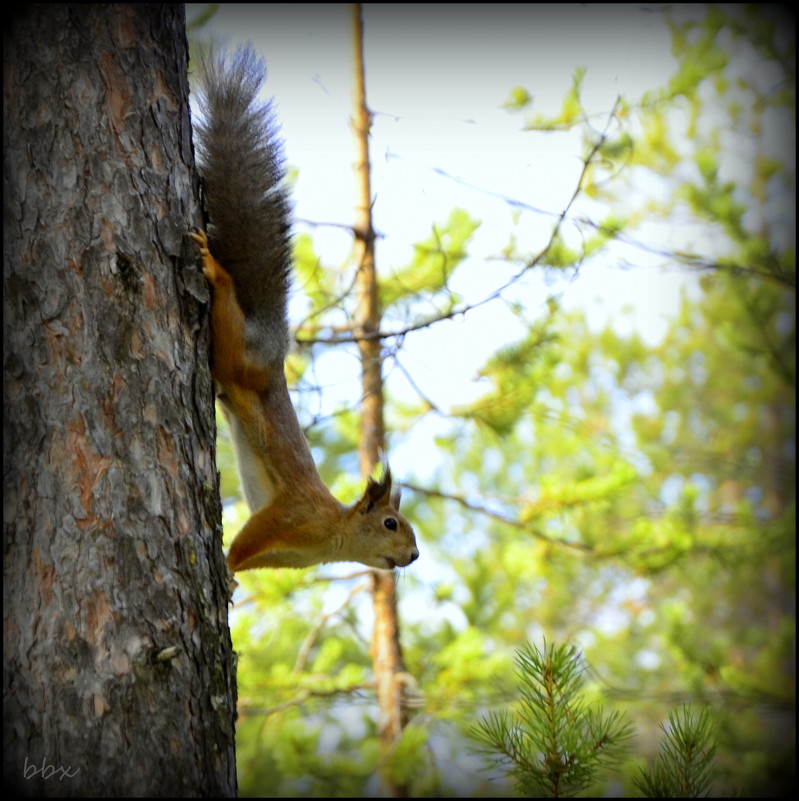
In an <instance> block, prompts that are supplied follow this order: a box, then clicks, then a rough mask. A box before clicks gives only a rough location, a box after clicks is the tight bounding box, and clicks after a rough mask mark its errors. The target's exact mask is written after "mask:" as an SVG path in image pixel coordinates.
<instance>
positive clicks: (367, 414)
mask: <svg viewBox="0 0 799 801" xmlns="http://www.w3.org/2000/svg"><path fill="white" fill-rule="evenodd" d="M361 12H362V9H361V6H360V4H353V25H354V43H355V95H356V97H355V113H354V125H353V127H354V130H355V141H356V149H357V155H356V159H355V171H356V176H357V196H358V206H357V209H356V220H355V234H356V243H357V244H356V264H357V265H358V289H359V293H360V309H359V313H358V330H359V334H360V337H361V338H360V339H359V341H358V347H359V350H360V356H361V390H362V393H363V408H362V412H361V438H360V462H361V474H362V475H363V476H367V475H369V474H370V473H371V471H372V470H373V468H374V466H375V465H376V464H377V462H378V459H379V456H380V453H381V451H383V450H384V448H385V425H384V421H383V376H382V354H381V342H380V339H379V338H377V337H376V336H374V335H375V334H376V333H377V332H378V331H379V330H380V302H379V295H378V283H377V272H376V269H375V248H374V243H375V235H374V228H373V226H372V190H371V186H370V163H369V129H370V119H369V109H368V108H367V105H366V88H365V75H364V64H363V19H362V13H361ZM396 591H397V588H396V581H395V579H394V574H393V573H389V572H388V571H385V570H373V571H372V599H373V604H374V614H375V622H374V631H373V634H372V664H373V669H374V674H375V681H376V684H377V703H378V708H379V716H378V721H377V730H378V738H379V740H380V746H381V751H382V753H383V754H384V755H385V754H388V753H390V751H391V749H392V747H393V746H395V745H396V743H397V740H398V739H399V737H400V736H401V735H402V730H403V728H404V727H405V725H406V724H407V722H408V713H407V708H406V705H405V703H404V692H403V684H402V681H401V677H402V675H403V674H404V673H405V665H404V663H403V659H402V649H401V647H400V637H399V618H398V616H397V601H396ZM384 781H385V783H386V785H387V787H388V790H389V792H390V793H391V795H392V796H394V797H395V798H405V797H407V796H408V787H407V785H405V784H398V783H397V782H395V781H393V780H391V779H388V778H385V777H384Z"/></svg>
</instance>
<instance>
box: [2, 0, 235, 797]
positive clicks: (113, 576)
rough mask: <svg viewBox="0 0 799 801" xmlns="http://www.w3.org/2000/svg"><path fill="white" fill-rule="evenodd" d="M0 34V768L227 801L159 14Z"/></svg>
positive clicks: (175, 19)
mask: <svg viewBox="0 0 799 801" xmlns="http://www.w3.org/2000/svg"><path fill="white" fill-rule="evenodd" d="M20 8H22V10H21V11H17V12H16V14H15V15H14V16H12V18H11V20H10V23H9V22H7V23H6V27H5V33H4V116H5V119H4V165H3V166H4V254H3V256H4V259H3V328H4V350H3V376H4V381H3V407H4V418H3V428H4V438H3V477H4V485H3V511H4V520H3V525H4V587H3V603H4V612H3V614H4V619H3V623H4V673H3V701H4V731H3V746H4V748H3V750H4V754H3V756H4V761H3V770H4V781H5V785H6V788H9V787H10V788H12V789H13V790H14V791H16V792H17V793H18V794H21V795H27V796H170V795H172V796H194V795H212V796H230V795H235V790H236V778H235V755H234V717H235V701H236V699H235V678H234V668H233V653H232V649H231V643H230V636H229V632H228V627H227V601H228V585H227V570H226V567H225V563H224V557H223V554H222V549H221V531H220V529H219V526H218V521H219V500H218V489H217V478H216V471H215V458H214V456H215V454H214V435H215V427H214V418H213V388H212V385H211V381H210V376H209V373H208V370H207V363H208V360H207V343H208V337H207V317H206V312H207V306H206V302H207V296H208V293H207V290H206V287H205V283H204V280H203V278H202V274H201V272H200V271H199V266H198V263H197V258H196V254H195V251H194V248H193V246H192V245H191V244H190V242H189V241H188V239H187V237H186V234H187V231H188V229H189V228H190V226H191V225H198V224H199V223H200V222H201V220H200V216H199V212H198V208H197V205H196V198H197V182H196V176H195V173H194V160H193V154H192V147H191V125H190V118H189V111H188V99H187V98H188V85H187V69H186V61H187V46H186V40H185V21H184V17H183V10H182V8H181V7H180V6H168V5H163V6H155V5H151V6H149V5H102V6H91V5H75V6H69V5H58V6H46V5H42V6H27V7H20Z"/></svg>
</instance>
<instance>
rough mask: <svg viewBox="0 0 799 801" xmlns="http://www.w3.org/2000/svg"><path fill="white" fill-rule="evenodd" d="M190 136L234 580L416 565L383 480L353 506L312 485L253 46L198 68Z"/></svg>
mask: <svg viewBox="0 0 799 801" xmlns="http://www.w3.org/2000/svg"><path fill="white" fill-rule="evenodd" d="M200 72H201V78H202V83H203V91H202V95H201V109H202V111H203V120H202V122H201V123H200V125H198V126H196V131H197V146H198V156H199V165H200V173H201V175H202V178H203V186H204V191H205V196H206V203H207V207H208V231H207V234H206V233H205V232H200V233H196V234H192V237H193V239H194V240H195V242H197V244H198V245H199V248H200V255H201V258H202V265H203V273H204V275H205V277H206V278H207V280H208V282H209V284H210V287H211V374H212V376H213V378H214V382H215V384H216V387H217V396H218V399H219V401H220V403H221V406H222V410H223V412H224V414H225V417H226V419H227V421H228V423H229V427H230V431H231V434H232V437H233V443H234V449H235V451H236V459H237V463H238V468H239V473H240V475H241V480H242V487H243V490H244V496H245V498H246V500H247V503H248V505H249V507H250V510H251V512H252V516H251V517H250V518H249V520H247V522H246V523H245V525H244V527H243V528H242V530H241V531H240V532H239V533H238V535H237V536H236V537H235V539H234V540H233V544H232V545H231V547H230V551H229V553H228V557H227V559H228V565H229V566H230V568H231V569H232V570H233V571H238V570H249V569H251V568H257V567H307V566H309V565H315V564H320V563H323V562H342V561H354V562H361V563H362V564H365V565H368V566H369V567H376V568H382V569H384V570H391V569H393V568H395V567H397V566H400V567H404V566H406V565H409V564H410V563H411V562H413V561H414V560H415V559H417V558H418V556H419V551H418V549H417V547H416V539H415V537H414V532H413V528H412V527H411V524H410V523H409V522H408V521H407V520H406V519H405V518H404V517H403V516H402V515H401V514H400V513H399V492H398V490H397V489H395V490H392V482H391V472H390V471H389V469H388V468H387V467H385V468H384V474H383V477H382V479H380V480H379V481H375V480H372V479H369V482H368V484H367V487H366V490H365V492H364V494H363V497H362V498H361V499H360V500H359V501H357V502H356V503H354V504H353V505H351V506H345V505H343V504H341V503H339V501H337V500H336V499H335V498H334V497H333V496H332V495H331V493H330V492H329V490H328V489H327V487H326V486H325V484H324V482H323V481H322V478H321V477H320V475H319V473H318V471H317V469H316V465H315V464H314V461H313V457H312V456H311V452H310V450H309V448H308V444H307V442H306V440H305V436H304V435H303V432H302V429H301V428H300V424H299V421H298V420H297V415H296V413H295V411H294V407H293V406H292V403H291V398H290V396H289V392H288V387H287V385H286V377H285V373H284V368H283V363H284V360H285V357H286V353H287V351H288V343H289V333H288V322H287V317H286V305H287V298H288V291H289V284H290V275H291V256H290V249H291V248H290V239H289V224H288V217H289V214H288V205H289V204H288V198H287V195H286V190H285V188H284V186H283V183H282V182H283V177H284V176H283V167H282V162H281V157H280V152H279V147H278V143H277V141H276V137H275V127H274V123H273V120H272V115H271V110H270V107H269V104H268V103H267V104H261V103H259V101H258V97H257V96H258V92H259V90H260V88H261V86H262V84H263V81H264V78H265V75H266V69H265V66H264V63H263V61H262V60H260V59H258V58H257V57H256V56H255V54H254V53H253V51H252V49H251V48H249V47H246V48H243V49H240V50H238V51H237V52H236V54H235V56H234V57H233V58H232V60H231V62H230V63H229V64H228V63H226V62H225V59H224V58H223V57H219V56H210V57H208V58H206V59H205V60H204V62H203V63H202V64H201V68H200Z"/></svg>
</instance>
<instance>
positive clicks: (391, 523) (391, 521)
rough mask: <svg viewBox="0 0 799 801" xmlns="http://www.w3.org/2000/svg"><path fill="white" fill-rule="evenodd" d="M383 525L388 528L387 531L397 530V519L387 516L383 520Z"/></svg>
mask: <svg viewBox="0 0 799 801" xmlns="http://www.w3.org/2000/svg"><path fill="white" fill-rule="evenodd" d="M383 525H384V526H385V527H386V528H387V529H389V531H396V530H397V521H396V519H395V518H393V517H387V518H386V519H385V520H384V521H383Z"/></svg>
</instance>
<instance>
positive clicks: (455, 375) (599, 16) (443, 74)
mask: <svg viewBox="0 0 799 801" xmlns="http://www.w3.org/2000/svg"><path fill="white" fill-rule="evenodd" d="M198 8H201V6H192V5H189V6H188V10H187V16H188V18H189V19H191V18H192V17H193V16H195V14H196V10H197V9H198ZM364 21H365V32H366V33H365V48H366V70H367V98H368V104H369V106H370V108H371V109H372V110H373V111H374V112H375V113H376V117H375V121H374V127H373V131H372V134H373V135H372V141H371V155H372V167H373V175H372V189H373V192H374V195H375V198H376V202H375V207H374V214H375V227H376V228H377V230H378V231H379V232H380V233H381V234H382V235H383V237H382V238H381V239H380V241H379V243H378V253H377V257H378V267H379V268H380V269H384V270H390V269H391V268H392V267H399V266H401V265H403V264H404V263H406V262H407V261H408V260H409V259H410V258H411V255H412V252H413V251H412V245H413V243H414V242H418V241H419V240H421V239H424V238H426V237H427V236H429V234H430V226H431V223H433V222H437V223H443V222H444V221H445V220H446V219H447V218H448V217H449V214H450V212H451V210H452V209H453V208H454V207H455V206H460V207H462V208H465V209H466V210H467V211H468V212H469V213H470V214H471V215H472V216H473V217H476V218H478V219H480V220H482V226H481V227H480V228H479V229H478V231H477V232H476V234H475V237H474V239H473V242H472V244H471V245H470V254H471V255H472V259H471V260H470V261H469V263H468V265H466V266H464V267H462V268H461V269H460V271H459V273H456V276H457V278H456V280H455V281H454V282H453V283H454V286H455V287H456V288H457V289H458V290H460V291H462V293H463V296H464V298H465V299H467V300H468V301H470V302H474V301H477V300H479V299H480V298H482V297H484V296H485V295H486V294H488V293H490V291H491V290H492V289H494V288H496V287H497V286H499V285H501V283H502V279H503V277H508V276H509V275H511V274H512V273H514V272H515V271H516V269H518V268H517V267H515V266H514V267H509V266H507V265H502V264H500V263H499V262H498V261H496V260H493V261H492V260H491V257H492V256H495V255H496V254H497V253H498V252H499V251H501V249H502V248H503V247H504V246H506V245H507V243H508V239H509V237H510V236H511V234H513V235H514V236H516V237H517V239H518V241H519V242H520V243H521V244H522V245H524V246H525V247H526V248H527V249H528V250H529V252H530V253H531V254H534V253H535V252H537V251H538V250H539V249H540V248H541V247H542V246H543V245H544V244H545V242H546V240H547V237H548V233H549V230H550V228H551V225H552V218H551V217H542V216H540V215H533V214H525V215H524V216H523V217H522V219H521V222H520V223H519V224H518V225H515V226H514V225H513V218H512V212H513V210H512V208H511V207H510V206H509V205H508V204H507V203H506V202H505V201H504V200H503V198H504V197H507V198H513V199H516V200H519V201H521V202H523V203H525V204H529V205H531V206H534V207H537V208H541V209H545V210H546V211H548V212H550V213H551V214H558V213H559V212H560V211H562V209H563V208H564V207H565V205H566V203H567V202H568V199H569V198H570V197H571V195H572V193H573V191H574V188H575V186H576V181H577V178H578V176H579V173H580V170H581V168H582V163H581V160H580V155H581V147H580V142H579V133H577V132H575V133H574V134H566V133H553V134H546V135H540V134H531V133H529V132H524V131H522V130H521V128H522V127H523V117H522V116H521V115H518V114H516V115H513V114H509V113H508V112H507V111H505V110H503V109H502V108H501V105H502V103H503V101H505V100H506V99H507V98H508V96H509V94H510V91H511V90H512V89H513V88H514V87H516V86H523V87H525V88H526V89H527V90H528V91H529V92H530V93H531V94H532V95H533V97H534V106H533V109H534V110H535V111H542V112H545V113H554V112H556V111H557V110H558V109H559V108H560V104H561V99H562V97H563V94H564V93H565V91H566V90H567V89H568V88H569V86H570V85H571V80H572V74H573V72H574V70H575V68H576V67H578V66H583V67H586V68H587V73H586V77H585V80H584V83H583V92H582V96H583V99H584V104H585V107H586V108H587V109H589V110H590V111H592V112H597V113H598V114H600V113H605V112H608V111H609V110H610V109H611V108H612V106H613V104H614V101H615V100H616V97H617V96H618V95H620V94H621V95H624V96H625V97H628V98H630V99H635V98H637V97H638V96H640V94H641V93H642V92H644V91H645V90H647V89H652V88H653V87H656V86H659V85H661V84H662V83H663V82H664V81H665V80H666V79H667V77H668V76H669V75H670V74H671V73H672V72H673V70H674V66H675V62H674V60H673V59H672V57H671V55H670V50H669V46H670V45H669V33H668V30H667V29H666V27H665V25H663V23H662V21H661V16H660V14H659V13H655V12H651V11H647V10H645V9H642V8H641V7H638V6H635V5H618V6H595V5H588V6H580V5H564V4H560V5H556V6H540V5H535V4H514V5H499V4H492V5H483V4H479V5H474V4H472V5H469V4H467V5H368V4H367V5H366V6H365V12H364ZM209 30H210V32H211V33H212V34H213V35H214V37H216V38H223V39H226V40H227V42H228V44H229V45H230V46H235V45H237V44H239V43H240V42H244V41H248V40H249V41H252V43H253V45H254V46H255V48H256V50H257V51H258V52H259V53H260V54H262V55H264V56H265V58H266V60H267V66H268V70H269V77H268V81H267V91H268V93H269V94H270V95H271V96H273V97H274V106H275V111H276V114H277V116H278V119H279V122H280V125H281V135H282V138H283V140H284V148H285V155H286V160H287V163H288V165H289V167H290V168H292V169H293V168H296V169H297V170H298V178H297V181H296V185H295V188H294V192H293V200H294V203H295V216H296V219H297V220H298V221H299V222H298V224H297V225H296V226H295V230H296V231H297V232H301V231H303V230H307V229H306V228H305V227H304V226H303V225H302V221H303V220H309V221H313V222H317V223H318V222H333V223H339V224H344V225H347V224H350V223H351V222H352V219H353V206H354V195H353V184H354V181H353V175H352V160H353V152H354V145H353V139H352V135H351V132H350V122H349V120H350V115H351V109H352V69H353V68H352V23H351V11H350V7H349V6H348V5H346V4H330V5H305V4H290V5H258V4H255V5H245V4H243V5H237V4H222V5H220V7H219V11H218V13H217V15H216V16H215V17H214V18H213V20H212V22H211V24H210V26H209ZM604 122H605V117H603V116H598V118H597V123H596V124H597V126H598V127H602V126H603V125H604ZM442 172H443V173H445V175H442ZM314 233H315V241H316V244H317V247H318V249H319V250H320V252H321V253H322V255H323V259H324V261H325V263H326V264H337V263H339V262H341V261H343V260H344V259H345V258H346V255H347V253H348V252H349V250H350V247H351V239H350V237H349V236H348V235H347V234H346V233H345V232H342V231H341V230H337V229H334V228H330V229H326V228H324V227H322V228H315V229H314ZM655 263H656V262H655V260H654V259H652V258H650V257H647V256H646V255H645V254H642V253H638V254H636V267H637V269H633V270H623V269H621V268H620V267H619V265H618V264H613V263H610V262H609V263H608V264H607V265H601V264H593V263H592V264H591V265H590V269H589V268H586V269H584V270H583V271H582V272H581V274H580V276H579V278H578V279H577V280H576V281H574V282H573V283H571V284H566V283H563V284H560V285H548V284H546V283H545V282H544V281H543V279H542V277H540V276H539V275H535V276H531V277H530V280H527V281H525V282H524V283H522V284H520V285H519V288H518V289H517V290H515V291H516V292H517V293H518V294H517V296H518V297H519V299H520V300H522V301H523V302H524V303H525V305H527V306H528V307H529V308H531V309H532V310H535V309H536V308H540V309H542V310H543V309H545V307H546V300H547V298H548V296H549V295H550V294H553V293H556V294H557V293H560V292H562V293H563V294H562V295H561V298H560V299H561V302H562V303H563V304H564V305H565V306H567V307H579V308H582V309H583V310H584V311H585V312H586V314H587V315H588V318H589V321H590V322H592V323H593V324H594V325H596V326H599V325H602V324H603V323H604V322H606V321H607V320H608V319H616V320H618V319H619V317H620V316H619V315H618V310H619V309H620V308H621V307H623V306H625V305H632V306H633V308H634V309H635V313H634V315H633V317H632V321H633V324H634V325H635V326H636V327H637V329H638V330H639V331H640V332H641V334H642V335H643V336H645V337H646V338H647V339H649V340H650V341H655V340H657V339H658V338H659V337H660V335H661V334H662V332H663V330H664V328H665V319H666V315H669V314H672V313H674V312H675V311H676V308H677V304H678V300H679V295H680V289H681V287H682V286H684V285H685V283H686V278H685V276H684V275H682V274H680V273H679V272H676V271H672V272H667V273H664V272H661V271H660V270H658V269H655V267H654V265H655ZM508 297H509V298H512V297H514V295H513V294H509V295H508ZM298 316H299V315H298ZM626 319H628V320H629V319H630V318H626ZM626 324H627V325H629V324H630V323H629V322H627V323H626ZM522 333H523V332H522V330H521V328H519V327H518V324H517V323H516V322H515V321H514V319H513V318H512V316H511V315H510V314H509V313H508V311H507V307H506V306H505V305H504V304H502V303H496V302H495V303H492V304H489V305H487V306H485V307H483V308H481V309H479V310H476V311H474V312H471V313H469V314H468V315H466V316H465V317H464V318H458V319H456V320H454V321H452V322H447V323H443V324H439V325H438V326H436V327H434V328H433V329H431V330H429V331H425V332H419V333H414V334H412V335H410V336H408V337H407V338H406V340H405V342H404V343H403V351H402V363H403V365H404V366H406V367H407V368H409V369H410V371H411V373H412V375H413V377H414V380H415V381H416V382H417V384H418V385H419V386H420V387H421V388H422V390H423V391H424V392H425V394H426V395H427V396H428V397H430V398H431V399H432V400H433V401H434V402H435V403H436V404H437V405H439V406H441V407H442V408H444V409H446V408H447V407H448V406H450V405H452V404H460V403H466V402H468V401H469V400H472V399H474V398H475V397H477V396H479V395H480V394H482V393H483V392H484V391H485V386H484V385H483V384H481V383H480V382H478V381H475V375H476V372H477V370H478V369H479V367H480V366H481V365H482V363H483V362H484V361H485V359H486V358H487V357H488V356H489V355H490V354H491V353H492V352H493V350H495V349H496V348H497V347H498V346H499V345H501V344H503V343H506V342H508V341H511V340H512V339H514V338H518V337H519V336H521V335H522ZM453 357H454V358H453ZM357 374H358V365H357V364H356V363H355V361H354V360H353V359H351V358H350V357H344V356H340V355H339V356H337V357H333V356H331V357H329V358H327V359H326V360H322V361H321V363H320V365H319V371H318V376H317V377H318V379H319V381H320V383H321V384H322V385H323V386H325V388H326V393H327V394H326V398H327V399H328V400H332V401H334V402H335V400H337V399H338V397H340V398H341V399H349V401H350V402H352V399H353V394H352V393H353V385H352V383H351V380H354V379H355V378H356V376H357ZM391 390H392V392H393V393H394V395H395V396H397V397H401V398H404V399H408V400H411V399H413V400H415V399H416V398H415V395H413V392H412V390H411V388H410V386H409V385H407V384H405V383H404V382H403V381H401V380H400V379H399V377H397V380H396V381H393V382H392V386H391ZM425 425H427V424H425ZM429 425H430V426H433V428H431V429H427V430H425V432H424V436H425V438H426V439H427V441H428V442H429V441H430V439H429V438H430V437H431V436H432V434H433V433H434V430H435V426H436V425H437V424H436V423H435V421H430V424H429ZM417 457H418V442H417V443H416V444H415V445H412V446H411V445H410V444H409V446H408V447H407V448H406V447H402V448H400V449H398V452H397V453H392V463H393V464H394V465H395V466H396V467H395V469H396V471H397V472H398V473H399V474H400V475H401V474H402V471H403V470H404V469H405V464H407V465H408V467H409V468H410V469H413V468H414V466H415V467H416V469H417V471H418V467H419V465H418V464H416V465H414V461H415V460H417ZM417 461H418V460H417Z"/></svg>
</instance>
